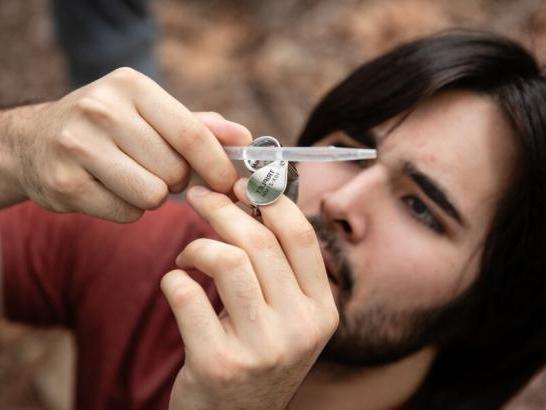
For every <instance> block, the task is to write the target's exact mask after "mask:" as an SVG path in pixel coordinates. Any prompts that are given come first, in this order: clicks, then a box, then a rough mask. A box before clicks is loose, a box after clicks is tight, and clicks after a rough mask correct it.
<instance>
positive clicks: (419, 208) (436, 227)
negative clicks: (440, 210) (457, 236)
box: [402, 195, 445, 233]
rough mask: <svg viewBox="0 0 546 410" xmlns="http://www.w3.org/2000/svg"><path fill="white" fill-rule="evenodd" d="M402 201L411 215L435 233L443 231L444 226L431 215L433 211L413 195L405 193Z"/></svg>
mask: <svg viewBox="0 0 546 410" xmlns="http://www.w3.org/2000/svg"><path fill="white" fill-rule="evenodd" d="M402 201H404V203H405V204H406V205H407V206H408V208H409V209H410V212H411V213H412V215H413V217H414V218H415V219H417V220H418V221H419V222H421V223H422V224H425V225H426V226H427V227H429V228H430V229H432V230H433V231H435V232H437V233H443V232H445V229H444V227H443V226H442V224H441V223H440V222H439V221H438V219H437V218H436V217H435V216H434V215H433V213H432V212H431V211H430V209H428V207H427V206H426V205H425V203H424V202H423V201H421V200H420V199H419V198H418V197H416V196H415V195H406V196H405V197H403V198H402Z"/></svg>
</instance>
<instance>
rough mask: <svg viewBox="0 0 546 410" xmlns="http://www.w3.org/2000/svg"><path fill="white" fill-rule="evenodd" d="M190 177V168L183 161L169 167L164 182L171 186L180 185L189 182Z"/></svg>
mask: <svg viewBox="0 0 546 410" xmlns="http://www.w3.org/2000/svg"><path fill="white" fill-rule="evenodd" d="M188 175H189V169H188V166H187V165H186V164H185V163H183V162H182V161H178V162H177V163H175V164H173V165H172V166H170V167H169V171H168V173H167V174H166V175H165V177H164V181H165V183H166V184H167V185H169V186H175V185H179V184H181V183H182V182H184V181H186V180H187V177H188Z"/></svg>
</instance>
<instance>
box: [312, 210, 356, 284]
mask: <svg viewBox="0 0 546 410" xmlns="http://www.w3.org/2000/svg"><path fill="white" fill-rule="evenodd" d="M307 220H308V221H309V223H310V224H311V226H312V227H313V229H314V230H315V232H316V234H317V237H318V238H319V240H320V241H321V242H322V243H323V245H324V247H325V248H326V250H327V251H328V252H329V253H330V255H331V256H332V258H333V259H334V263H335V265H336V267H337V274H338V276H339V279H340V281H341V283H340V286H341V289H342V290H344V291H347V292H349V293H350V292H351V290H352V288H353V286H354V273H353V269H352V268H351V264H350V262H349V259H348V258H347V257H346V255H345V252H344V250H343V242H342V240H341V238H340V237H339V234H338V233H337V229H336V225H335V222H333V221H331V220H328V219H327V218H325V217H324V215H322V214H318V215H311V216H307Z"/></svg>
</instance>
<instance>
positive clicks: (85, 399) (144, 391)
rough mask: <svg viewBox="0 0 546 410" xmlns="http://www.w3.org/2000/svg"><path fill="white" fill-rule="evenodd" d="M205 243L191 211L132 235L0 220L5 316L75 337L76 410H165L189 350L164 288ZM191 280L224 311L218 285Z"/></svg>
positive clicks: (159, 213)
mask: <svg viewBox="0 0 546 410" xmlns="http://www.w3.org/2000/svg"><path fill="white" fill-rule="evenodd" d="M199 237H210V238H216V239H217V236H216V234H215V233H214V231H213V230H212V229H211V228H210V226H209V225H208V224H207V223H206V222H205V221H204V220H203V219H201V218H200V217H199V216H198V215H197V214H196V213H195V212H194V211H193V210H192V209H191V208H190V207H189V205H187V204H185V203H184V204H180V203H167V204H165V205H164V206H162V207H161V208H160V209H158V210H156V211H153V212H147V213H146V214H145V215H144V216H143V217H142V218H141V219H140V220H139V221H138V222H136V223H133V224H129V225H118V224H114V223H110V222H105V221H100V220H97V219H94V218H90V217H86V216H82V215H76V214H69V215H67V214H65V215H60V214H54V213H50V212H47V211H45V210H43V209H41V208H39V207H38V206H37V205H35V204H33V203H30V202H26V203H23V204H20V205H16V206H13V207H11V208H8V209H3V210H0V245H1V247H0V249H1V250H2V254H1V256H2V259H3V263H2V265H3V297H4V310H5V313H6V316H7V318H8V319H10V320H13V321H17V322H23V323H27V324H31V325H42V326H64V327H67V328H70V329H72V330H73V332H74V334H75V338H76V344H77V349H78V359H77V395H76V407H77V408H78V409H93V410H97V409H116V410H117V409H126V408H131V409H161V408H164V409H166V408H168V401H169V396H170V391H171V387H172V384H173V382H174V378H175V377H176V374H177V373H178V370H179V369H180V368H181V367H182V365H183V362H184V348H183V344H182V340H181V338H180V334H179V332H178V329H177V327H176V322H175V320H174V316H173V315H172V313H171V311H170V309H169V307H168V305H167V302H166V300H165V298H164V297H163V295H162V293H161V292H160V288H159V281H160V280H161V278H162V276H163V275H164V274H165V273H167V272H168V271H169V270H171V269H173V268H174V261H175V258H176V256H177V255H178V253H179V252H180V251H181V250H182V249H183V248H184V247H185V246H186V245H187V244H188V243H189V242H191V241H192V240H194V239H196V238H199ZM190 274H191V275H192V276H193V277H194V278H195V279H196V280H197V281H198V282H199V283H200V284H201V285H202V286H203V288H204V289H205V290H206V292H207V294H208V296H209V299H210V300H211V303H212V305H213V306H214V308H215V309H216V311H219V310H220V309H221V308H222V305H221V301H220V299H219V297H218V294H217V292H216V289H215V288H214V285H213V283H212V282H211V280H210V279H209V278H208V277H207V276H205V275H203V274H202V273H200V272H196V271H193V272H190Z"/></svg>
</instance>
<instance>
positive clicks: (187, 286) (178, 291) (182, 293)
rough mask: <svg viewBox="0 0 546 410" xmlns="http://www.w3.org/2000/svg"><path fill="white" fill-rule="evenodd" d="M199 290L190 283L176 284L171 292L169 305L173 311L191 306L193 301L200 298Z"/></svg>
mask: <svg viewBox="0 0 546 410" xmlns="http://www.w3.org/2000/svg"><path fill="white" fill-rule="evenodd" d="M200 292H201V291H200V290H199V289H198V288H197V286H194V285H193V284H191V283H190V282H185V283H184V284H178V285H177V286H176V287H175V288H174V289H172V291H171V296H170V300H171V304H172V306H173V307H174V308H175V309H181V308H184V307H185V306H187V305H191V304H192V303H193V302H194V301H196V300H197V299H199V298H200V297H201V295H200Z"/></svg>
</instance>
